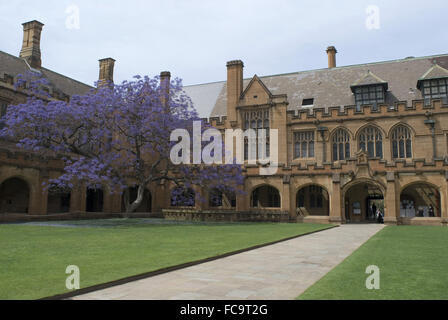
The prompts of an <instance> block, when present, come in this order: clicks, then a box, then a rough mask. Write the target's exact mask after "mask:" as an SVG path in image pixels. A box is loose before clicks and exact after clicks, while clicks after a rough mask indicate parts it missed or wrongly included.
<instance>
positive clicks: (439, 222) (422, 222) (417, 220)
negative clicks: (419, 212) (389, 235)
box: [397, 217, 448, 226]
mask: <svg viewBox="0 0 448 320" xmlns="http://www.w3.org/2000/svg"><path fill="white" fill-rule="evenodd" d="M447 223H448V220H447V219H442V218H439V217H432V218H429V217H414V218H405V217H400V218H397V224H398V225H410V226H446V225H447Z"/></svg>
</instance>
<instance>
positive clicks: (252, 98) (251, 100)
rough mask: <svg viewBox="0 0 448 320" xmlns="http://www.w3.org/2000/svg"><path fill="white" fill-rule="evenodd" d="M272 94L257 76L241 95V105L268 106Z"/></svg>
mask: <svg viewBox="0 0 448 320" xmlns="http://www.w3.org/2000/svg"><path fill="white" fill-rule="evenodd" d="M271 98H272V94H271V92H270V91H269V89H268V88H267V87H266V86H265V85H264V83H263V82H262V81H261V80H260V78H258V76H257V75H255V76H254V77H253V78H252V80H251V81H250V82H249V84H248V85H247V87H246V89H245V90H244V91H243V93H242V94H241V103H242V104H244V105H260V104H267V103H269V102H270V101H271Z"/></svg>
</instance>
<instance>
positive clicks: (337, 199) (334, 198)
mask: <svg viewBox="0 0 448 320" xmlns="http://www.w3.org/2000/svg"><path fill="white" fill-rule="evenodd" d="M332 181H333V185H332V190H331V191H330V190H328V191H329V192H331V193H330V194H329V197H330V203H329V211H330V212H329V213H330V222H331V223H342V221H343V219H342V202H341V200H342V199H341V177H340V174H339V173H335V174H333V176H332Z"/></svg>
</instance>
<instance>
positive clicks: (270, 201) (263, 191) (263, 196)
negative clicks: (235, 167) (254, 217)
mask: <svg viewBox="0 0 448 320" xmlns="http://www.w3.org/2000/svg"><path fill="white" fill-rule="evenodd" d="M250 207H251V208H281V195H280V191H279V190H278V189H277V188H276V187H274V186H272V185H270V184H259V185H257V186H255V187H253V188H252V190H251V192H250Z"/></svg>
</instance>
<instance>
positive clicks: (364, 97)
mask: <svg viewBox="0 0 448 320" xmlns="http://www.w3.org/2000/svg"><path fill="white" fill-rule="evenodd" d="M350 88H351V89H352V92H353V94H354V96H355V104H356V110H357V111H361V106H362V105H372V107H373V109H374V110H376V109H377V108H378V104H379V103H385V101H386V92H387V89H388V84H387V82H386V81H384V80H383V79H381V78H379V77H378V76H376V75H375V74H373V73H372V72H371V71H370V70H369V71H367V73H366V74H365V75H364V76H363V77H362V78H361V79H359V80H358V81H356V82H355V83H354V84H352V85H351V87H350Z"/></svg>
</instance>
